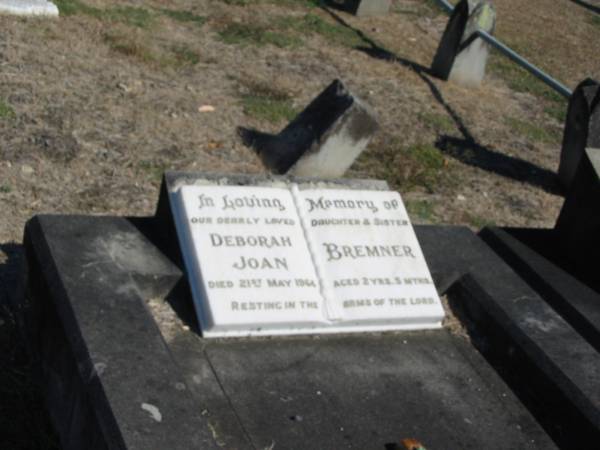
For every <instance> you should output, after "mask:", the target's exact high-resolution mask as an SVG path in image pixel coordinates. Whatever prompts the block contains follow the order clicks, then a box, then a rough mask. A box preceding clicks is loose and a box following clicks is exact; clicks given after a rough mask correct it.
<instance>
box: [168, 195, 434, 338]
mask: <svg viewBox="0 0 600 450" xmlns="http://www.w3.org/2000/svg"><path fill="white" fill-rule="evenodd" d="M171 195H172V205H173V213H174V217H175V224H176V228H177V233H178V236H179V240H180V244H181V249H182V254H183V257H184V260H185V265H186V270H187V273H188V278H189V282H190V286H191V289H192V296H193V298H194V303H195V307H196V312H197V314H198V318H199V322H200V325H201V329H202V334H203V335H204V336H206V337H220V336H251V335H277V334H306V333H335V332H357V331H381V330H400V329H423V328H437V327H439V326H441V321H442V319H443V317H444V312H443V308H442V305H441V302H440V299H439V297H438V295H437V292H436V289H435V286H434V284H433V281H432V279H431V275H430V273H429V270H428V268H427V264H426V263H425V259H424V257H423V254H422V252H421V249H420V246H419V243H418V242H417V238H416V236H415V233H414V230H413V229H412V226H411V224H410V222H409V219H408V215H407V213H406V210H405V208H404V205H403V204H402V199H401V198H400V195H399V194H398V193H396V192H382V191H356V190H342V189H311V190H299V188H298V186H296V185H291V186H289V187H285V186H284V187H254V186H243V187H242V186H214V185H207V186H204V185H187V186H182V187H180V188H178V189H177V190H176V191H174V192H173V193H172V194H171Z"/></svg>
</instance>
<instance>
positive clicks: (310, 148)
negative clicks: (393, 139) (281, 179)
mask: <svg viewBox="0 0 600 450" xmlns="http://www.w3.org/2000/svg"><path fill="white" fill-rule="evenodd" d="M377 128H378V125H377V122H376V120H375V117H374V115H373V113H372V112H371V111H370V109H369V108H368V107H367V106H366V105H365V104H364V103H363V102H362V101H360V100H359V99H358V98H356V97H355V96H353V95H352V94H351V93H350V91H348V89H347V88H346V87H345V86H344V84H343V83H342V82H341V81H339V80H335V81H334V82H333V83H331V84H330V85H329V86H328V87H327V88H326V89H325V90H324V91H323V92H322V93H321V94H319V96H318V97H317V98H316V99H314V100H313V101H312V102H311V103H310V104H309V105H308V106H307V107H306V109H305V110H304V111H302V112H301V113H300V114H299V115H298V116H297V117H296V118H295V119H294V120H293V121H292V122H290V124H289V125H288V126H287V127H286V128H285V129H284V130H283V131H281V133H279V134H278V135H270V134H266V133H262V132H260V131H257V130H251V129H247V128H239V129H238V132H239V134H240V136H241V138H242V140H243V142H244V144H245V145H247V146H249V147H252V148H253V149H254V150H255V151H256V152H257V153H258V155H259V156H260V158H261V160H262V161H263V164H264V165H265V166H266V167H267V168H268V169H269V170H271V171H272V172H273V173H275V174H290V175H295V176H301V177H322V178H336V177H341V176H342V175H343V174H344V172H346V170H347V169H348V168H349V167H350V166H351V165H352V163H353V162H354V160H355V159H356V158H357V157H358V155H360V154H361V153H362V151H363V150H364V149H365V148H366V146H367V144H368V143H369V141H370V140H371V138H372V137H373V134H374V133H375V131H376V130H377Z"/></svg>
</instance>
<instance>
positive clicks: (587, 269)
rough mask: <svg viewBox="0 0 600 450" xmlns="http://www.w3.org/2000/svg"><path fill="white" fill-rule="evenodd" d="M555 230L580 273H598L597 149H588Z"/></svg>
mask: <svg viewBox="0 0 600 450" xmlns="http://www.w3.org/2000/svg"><path fill="white" fill-rule="evenodd" d="M555 233H556V234H557V238H558V240H559V242H560V243H561V246H562V247H563V250H564V251H565V253H566V254H567V256H568V258H569V259H570V260H571V261H572V263H573V264H574V265H575V269H576V270H577V271H578V272H580V273H582V274H590V275H591V274H593V273H595V274H596V277H597V273H598V250H599V249H600V148H587V149H586V150H585V152H584V153H583V157H582V158H581V161H580V163H579V165H578V168H577V172H576V173H575V176H574V178H573V181H572V183H571V189H570V190H569V194H568V195H567V198H566V199H565V203H564V204H563V207H562V210H561V212H560V215H559V216H558V220H557V222H556V226H555Z"/></svg>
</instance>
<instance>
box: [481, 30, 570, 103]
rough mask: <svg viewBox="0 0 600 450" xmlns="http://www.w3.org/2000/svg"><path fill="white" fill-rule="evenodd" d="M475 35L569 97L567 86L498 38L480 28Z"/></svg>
mask: <svg viewBox="0 0 600 450" xmlns="http://www.w3.org/2000/svg"><path fill="white" fill-rule="evenodd" d="M477 35H478V36H479V37H480V38H481V39H483V40H484V41H486V42H487V43H489V44H491V45H492V46H493V47H495V48H496V49H497V50H499V51H500V53H502V54H504V55H505V56H507V57H508V58H509V59H512V60H513V61H514V62H516V63H517V64H518V65H520V66H521V67H522V68H523V69H525V70H527V71H528V72H529V73H530V74H532V75H533V76H535V77H536V78H538V79H539V80H541V81H543V82H544V83H546V84H547V85H548V86H550V87H551V88H552V89H554V90H555V91H556V92H558V93H559V94H561V95H562V96H564V97H566V98H569V97H571V94H572V93H573V92H572V91H571V90H570V89H569V88H567V87H566V86H565V85H564V84H562V83H561V82H559V81H557V80H555V79H554V78H552V77H551V76H550V75H548V74H547V73H546V72H544V71H543V70H541V69H538V68H537V67H536V66H534V65H533V64H531V63H530V62H529V61H527V60H526V59H525V58H523V57H522V56H521V55H519V54H518V53H517V52H515V51H513V50H512V49H511V48H509V47H507V46H506V45H504V44H503V43H502V42H500V41H499V40H498V39H496V38H495V37H494V36H492V35H491V34H489V33H487V32H486V31H483V30H481V29H480V30H477Z"/></svg>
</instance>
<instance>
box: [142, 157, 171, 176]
mask: <svg viewBox="0 0 600 450" xmlns="http://www.w3.org/2000/svg"><path fill="white" fill-rule="evenodd" d="M139 168H140V169H141V170H142V171H143V172H145V173H146V175H147V177H148V179H149V180H151V181H154V182H160V181H161V179H162V176H163V173H164V172H165V171H166V170H168V169H169V164H168V163H166V162H161V161H151V160H148V159H144V160H142V161H140V163H139Z"/></svg>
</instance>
